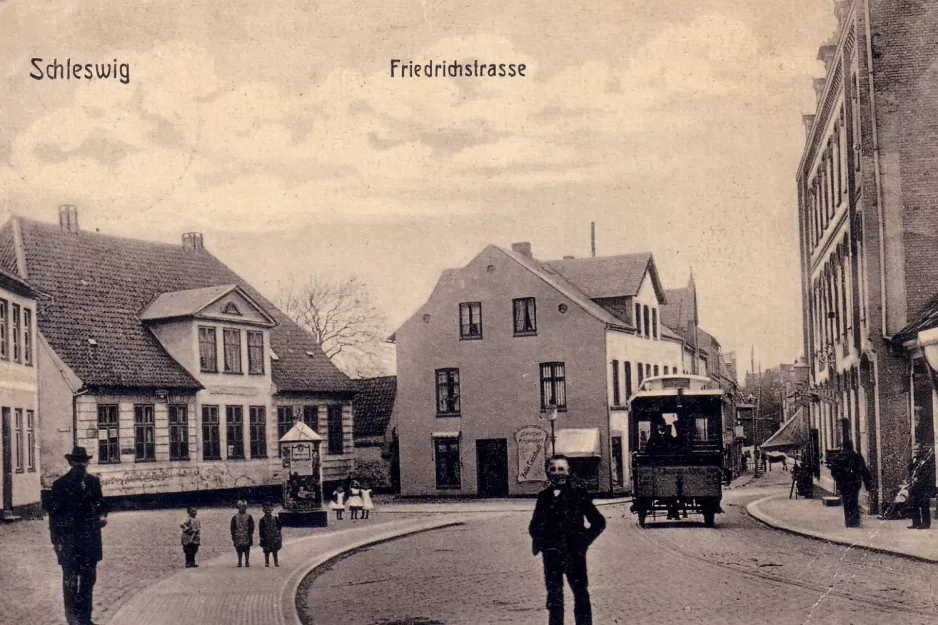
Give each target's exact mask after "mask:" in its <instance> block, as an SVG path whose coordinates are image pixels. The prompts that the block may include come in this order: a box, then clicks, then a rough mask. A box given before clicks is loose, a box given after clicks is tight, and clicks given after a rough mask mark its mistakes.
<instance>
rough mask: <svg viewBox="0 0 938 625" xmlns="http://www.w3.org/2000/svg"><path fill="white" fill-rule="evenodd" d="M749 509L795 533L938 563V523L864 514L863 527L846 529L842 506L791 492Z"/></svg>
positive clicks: (766, 500) (773, 497)
mask: <svg viewBox="0 0 938 625" xmlns="http://www.w3.org/2000/svg"><path fill="white" fill-rule="evenodd" d="M746 511H747V512H748V513H749V514H750V515H751V516H753V517H755V518H756V519H758V520H760V521H762V522H763V523H765V524H766V525H769V526H771V527H774V528H777V529H780V530H784V531H786V532H791V533H793V534H800V535H802V536H807V537H809V538H817V539H820V540H826V541H828V542H831V543H837V544H842V545H849V546H851V547H858V548H861V549H868V550H871V551H879V552H884V553H892V554H897V555H902V556H906V557H910V558H915V559H919V560H925V561H928V562H938V541H936V540H935V537H936V536H938V524H936V525H933V526H932V527H933V528H934V529H931V530H911V529H908V526H909V523H910V522H909V520H908V519H899V520H895V521H883V520H880V519H879V518H877V517H875V516H868V515H863V516H862V519H861V522H862V523H863V527H859V528H846V527H844V512H843V508H842V507H840V506H837V507H825V506H824V505H823V504H822V503H821V500H820V499H789V498H788V492H787V491H785V492H784V493H775V494H772V495H769V496H768V497H763V498H762V499H759V500H756V501H753V502H752V503H750V504H749V505H748V506H746Z"/></svg>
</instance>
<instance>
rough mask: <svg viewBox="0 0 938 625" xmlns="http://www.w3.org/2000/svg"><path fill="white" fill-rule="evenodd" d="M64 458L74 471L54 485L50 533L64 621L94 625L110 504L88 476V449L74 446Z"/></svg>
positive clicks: (73, 624) (94, 481)
mask: <svg viewBox="0 0 938 625" xmlns="http://www.w3.org/2000/svg"><path fill="white" fill-rule="evenodd" d="M65 459H66V460H68V464H69V465H70V466H71V467H72V468H71V470H69V472H68V473H66V474H65V475H63V476H62V477H60V478H59V479H57V480H56V481H55V482H54V483H53V484H52V492H51V494H50V496H49V534H50V536H51V538H52V546H53V548H54V549H55V554H56V556H58V559H59V564H60V565H61V567H62V596H63V599H64V602H65V619H66V621H67V622H68V625H93V623H92V622H91V609H92V594H93V592H94V583H95V580H96V579H97V571H96V569H97V566H98V562H100V561H101V558H102V556H103V554H102V548H101V528H102V527H104V526H105V525H106V524H107V512H108V510H107V504H106V502H105V501H104V496H103V495H102V494H101V481H100V480H99V479H98V478H97V477H96V476H94V475H91V474H90V473H88V462H89V461H90V460H91V456H89V455H88V452H87V451H86V450H85V448H84V447H75V449H73V450H72V453H70V454H66V456H65Z"/></svg>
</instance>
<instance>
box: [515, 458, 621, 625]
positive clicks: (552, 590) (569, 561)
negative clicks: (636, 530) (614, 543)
mask: <svg viewBox="0 0 938 625" xmlns="http://www.w3.org/2000/svg"><path fill="white" fill-rule="evenodd" d="M547 477H548V479H549V480H550V483H551V485H550V486H548V487H547V488H545V489H544V490H543V491H541V493H540V494H539V495H538V496H537V503H536V505H535V507H534V515H533V516H532V517H531V523H530V525H529V526H528V533H529V534H530V535H531V539H532V545H531V551H532V553H533V554H534V555H538V554H543V560H544V584H545V586H546V587H547V610H548V612H549V617H548V624H549V625H562V624H563V578H564V575H566V577H567V582H568V583H569V584H570V589H571V590H572V591H573V599H574V608H573V613H574V616H575V618H576V625H592V622H593V612H592V606H591V605H590V596H589V590H588V586H589V579H588V576H587V571H586V551H587V549H589V546H590V545H591V544H592V543H593V541H594V540H596V538H597V537H598V536H599V535H600V534H601V533H602V531H603V530H604V529H606V519H605V517H603V515H602V514H600V512H599V510H597V509H596V506H594V505H593V502H592V499H591V498H590V496H589V493H587V492H586V491H585V490H584V489H582V488H580V487H579V486H576V485H574V484H572V483H571V480H570V463H569V461H568V460H567V458H566V457H564V456H554V457H553V458H551V459H550V463H549V466H548V469H547ZM584 521H586V522H588V523H589V527H586V524H585V523H584Z"/></svg>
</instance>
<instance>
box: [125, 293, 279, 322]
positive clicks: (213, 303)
mask: <svg viewBox="0 0 938 625" xmlns="http://www.w3.org/2000/svg"><path fill="white" fill-rule="evenodd" d="M178 317H199V318H202V319H215V320H218V321H238V322H240V323H248V324H253V325H262V326H267V327H270V326H274V325H276V322H275V321H274V319H273V317H271V316H270V315H269V314H268V313H267V311H265V310H264V309H263V308H262V307H261V306H260V305H259V304H258V303H257V302H255V301H254V300H253V299H252V298H251V297H250V296H249V295H248V294H247V293H245V292H244V289H242V288H241V287H239V286H238V285H237V284H223V285H220V286H211V287H205V288H201V289H186V290H184V291H171V292H169V293H161V294H160V295H158V296H157V298H156V299H155V300H153V301H152V302H150V304H148V305H147V307H146V308H145V309H144V311H143V312H142V313H141V314H140V320H141V321H155V320H162V319H174V318H178Z"/></svg>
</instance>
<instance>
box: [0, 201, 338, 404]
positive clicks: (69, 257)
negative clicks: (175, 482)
mask: <svg viewBox="0 0 938 625" xmlns="http://www.w3.org/2000/svg"><path fill="white" fill-rule="evenodd" d="M18 219H19V223H20V225H21V227H22V239H23V251H24V254H25V257H26V266H27V271H28V275H29V276H30V282H31V283H32V284H33V285H34V286H35V287H36V288H38V289H40V290H42V291H43V292H45V293H47V294H49V297H47V298H43V299H42V300H41V301H40V302H39V306H38V312H37V321H38V326H39V329H40V330H41V331H42V333H43V335H44V336H45V338H46V339H47V340H48V341H49V343H50V344H51V346H52V348H53V349H54V350H55V351H56V353H57V354H58V355H59V357H61V358H62V360H63V361H64V362H65V363H66V364H67V365H68V366H69V367H71V368H72V369H73V370H74V371H75V373H76V375H78V377H79V378H80V379H81V380H82V381H83V382H84V383H85V385H87V386H92V387H95V386H100V387H115V386H121V387H140V388H160V387H169V388H198V387H199V383H198V382H197V381H196V380H195V379H194V378H193V377H192V376H191V375H189V373H188V372H187V371H186V370H185V369H184V368H183V367H182V366H181V365H179V364H178V363H177V362H176V361H175V360H173V359H172V358H171V357H170V356H169V354H167V353H166V351H165V350H164V349H163V348H162V346H161V345H160V343H159V342H158V341H157V340H156V338H155V337H154V336H153V335H152V334H151V333H150V332H149V331H148V330H147V328H146V327H145V326H144V324H143V323H141V321H140V320H139V315H140V313H141V312H142V311H143V309H144V308H145V307H146V305H147V304H148V303H150V302H152V301H153V300H154V299H156V298H157V297H158V296H159V295H160V294H162V293H167V292H172V291H181V290H186V289H201V288H206V287H214V286H219V285H231V284H237V285H238V286H240V287H241V288H242V289H243V290H244V292H245V293H247V294H248V295H249V296H250V297H251V298H252V299H253V300H255V301H256V302H258V304H259V305H261V306H262V307H263V308H264V309H265V310H266V311H267V312H268V313H269V314H270V315H271V316H272V317H273V318H274V320H275V321H276V322H277V324H278V325H277V326H276V327H274V328H273V329H272V330H271V337H270V342H271V348H272V349H273V350H274V351H275V352H276V353H277V355H278V356H279V360H278V361H275V362H273V363H272V366H271V375H272V378H273V381H274V383H275V384H276V385H277V388H278V390H279V391H307V392H310V391H313V392H315V391H321V392H349V391H351V390H352V387H351V383H350V382H349V379H348V377H346V376H345V374H343V373H342V372H341V371H339V370H338V369H337V368H336V367H335V365H333V364H332V362H331V361H330V360H329V359H328V358H327V357H326V355H325V354H323V352H322V350H321V349H320V348H319V346H318V345H317V344H316V342H315V341H314V340H313V339H312V337H311V336H310V335H309V334H308V333H307V332H306V331H304V330H303V329H302V328H300V327H299V326H298V325H296V324H295V323H294V322H293V321H292V320H291V319H290V318H289V317H287V316H286V315H285V314H284V313H282V312H280V311H279V310H278V309H277V308H276V307H274V305H273V304H272V303H271V302H269V301H268V300H267V299H266V298H265V297H264V296H262V295H261V294H260V293H258V292H257V291H256V290H255V289H254V288H253V287H251V286H250V285H249V284H247V283H245V282H244V281H243V280H241V278H240V277H239V276H238V275H237V274H235V273H234V272H233V271H231V270H230V269H229V268H228V267H226V266H225V265H224V264H223V263H222V262H221V261H219V260H218V259H217V258H215V257H214V256H212V254H210V253H209V252H208V251H207V250H204V249H202V250H198V251H194V250H186V249H184V248H183V246H182V245H171V244H166V243H151V242H148V241H140V240H137V239H127V238H121V237H113V236H105V235H101V234H96V233H92V232H80V233H77V234H75V233H69V232H65V231H63V230H62V229H61V228H60V227H59V226H58V225H52V224H46V223H42V222H38V221H33V220H29V219H22V218H18ZM11 228H12V220H11V221H10V222H7V224H6V225H5V226H3V228H0V245H2V244H5V243H6V244H9V242H10V241H11V239H10V237H9V235H8V234H7V233H6V231H7V230H9V229H11ZM8 257H9V254H8V253H7V252H6V250H4V249H0V259H7V258H8ZM7 262H8V261H7ZM88 338H94V339H95V341H96V342H97V346H94V347H93V346H91V345H90V344H89V342H88ZM309 354H312V355H309Z"/></svg>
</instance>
